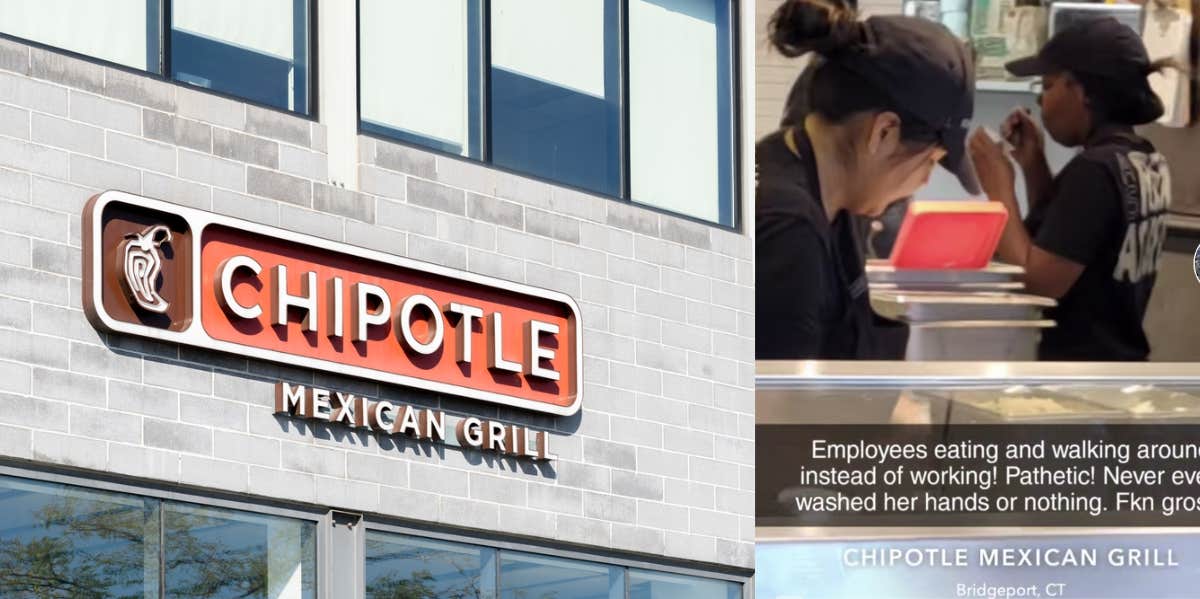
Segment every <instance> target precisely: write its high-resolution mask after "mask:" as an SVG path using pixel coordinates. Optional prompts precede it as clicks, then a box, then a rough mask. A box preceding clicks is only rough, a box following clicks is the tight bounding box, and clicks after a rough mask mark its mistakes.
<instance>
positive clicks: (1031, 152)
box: [1000, 108, 1046, 173]
mask: <svg viewBox="0 0 1200 599" xmlns="http://www.w3.org/2000/svg"><path fill="white" fill-rule="evenodd" d="M1000 136H1001V137H1003V138H1004V139H1005V140H1006V141H1008V143H1010V144H1012V147H1013V150H1012V157H1013V159H1015V160H1016V161H1017V164H1019V165H1021V170H1023V171H1025V172H1026V173H1028V172H1030V171H1032V170H1033V169H1036V168H1038V167H1040V166H1042V165H1043V164H1045V163H1046V136H1045V134H1043V133H1042V128H1041V127H1039V126H1038V124H1037V123H1036V122H1035V121H1034V119H1033V116H1032V115H1030V114H1029V111H1028V110H1026V109H1024V108H1018V109H1016V110H1014V111H1012V114H1010V115H1008V118H1006V119H1004V123H1002V124H1001V125H1000Z"/></svg>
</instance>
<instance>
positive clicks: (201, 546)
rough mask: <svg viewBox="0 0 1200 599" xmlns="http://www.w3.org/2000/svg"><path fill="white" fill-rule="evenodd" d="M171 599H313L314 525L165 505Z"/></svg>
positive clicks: (168, 585) (166, 559)
mask: <svg viewBox="0 0 1200 599" xmlns="http://www.w3.org/2000/svg"><path fill="white" fill-rule="evenodd" d="M163 522H164V539H165V541H164V545H165V554H164V562H165V564H166V569H165V572H166V582H165V588H166V591H167V596H169V597H228V598H233V597H239V598H243V597H244V598H262V599H301V598H313V597H316V561H317V555H316V544H315V535H316V524H314V523H313V522H305V521H302V520H293V519H290V518H279V517H275V516H263V515H259V514H253V513H249V512H239V511H234V510H222V509H215V508H207V507H201V506H194V505H188V504H181V503H164V504H163Z"/></svg>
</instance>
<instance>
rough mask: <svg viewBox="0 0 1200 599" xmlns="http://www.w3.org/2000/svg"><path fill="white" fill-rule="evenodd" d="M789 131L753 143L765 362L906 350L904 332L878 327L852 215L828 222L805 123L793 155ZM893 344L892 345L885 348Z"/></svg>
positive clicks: (758, 322) (759, 338)
mask: <svg viewBox="0 0 1200 599" xmlns="http://www.w3.org/2000/svg"><path fill="white" fill-rule="evenodd" d="M785 131H786V130H781V131H778V132H776V133H773V134H771V135H768V136H767V137H764V138H763V139H762V140H761V141H759V142H758V144H757V145H756V146H755V163H756V168H757V177H758V185H757V191H756V193H755V202H756V205H755V258H754V261H755V316H754V318H755V336H756V340H755V346H756V353H757V358H758V359H760V360H782V359H789V360H794V359H830V360H837V359H854V358H860V359H888V358H898V357H901V356H902V354H903V346H904V340H905V339H904V337H905V334H906V330H905V329H903V328H896V329H894V330H895V331H896V332H897V333H898V335H896V336H887V337H891V338H890V339H888V341H890V342H891V343H884V341H883V340H882V339H883V338H882V337H881V336H880V334H879V332H880V331H879V330H878V329H877V325H878V324H882V323H881V322H879V321H878V320H877V317H875V315H874V313H873V312H872V311H871V306H870V301H869V298H868V295H867V278H866V273H865V272H864V268H863V266H864V262H863V257H862V254H861V252H860V251H859V247H861V246H860V244H859V243H858V239H857V234H856V232H855V228H854V226H853V223H852V220H851V218H850V215H849V214H847V213H845V212H842V213H839V214H838V215H837V216H836V218H834V219H833V222H830V220H829V218H828V216H827V215H826V212H825V207H824V206H823V205H822V203H821V190H820V184H819V181H818V179H817V164H816V159H815V157H814V156H813V151H812V145H811V143H810V141H809V139H808V136H807V135H806V134H805V133H804V132H803V130H802V129H800V128H796V129H794V131H795V135H794V142H795V145H796V150H797V152H796V153H793V152H792V151H791V149H789V148H788V146H787V142H786V141H785ZM884 345H888V348H884V347H883V346H884Z"/></svg>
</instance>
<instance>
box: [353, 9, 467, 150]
mask: <svg viewBox="0 0 1200 599" xmlns="http://www.w3.org/2000/svg"><path fill="white" fill-rule="evenodd" d="M481 10H482V9H481V2H480V0H439V1H438V2H429V1H428V0H361V1H360V2H359V3H358V11H359V13H358V14H359V20H358V23H359V35H358V44H359V55H358V56H359V65H358V68H359V86H360V87H359V93H360V98H359V106H360V108H359V110H360V117H361V119H362V122H361V125H362V128H363V129H364V130H366V131H370V132H372V133H378V134H380V135H385V136H388V137H393V138H396V139H399V140H403V141H406V142H410V143H416V144H421V145H423V146H428V147H430V148H434V149H437V150H440V151H442V152H448V153H451V154H459V155H462V156H469V157H471V158H480V157H482V153H481V152H482V149H481V144H482V129H481V127H482V125H481V122H482V116H483V114H482V113H483V104H482V101H481V100H480V82H481V80H482V76H481V74H480V68H481V67H480V65H481V62H482V52H481V49H480V40H481V36H480V28H481V27H482V13H481ZM430 56H436V57H438V59H437V60H429V57H430ZM415 89H416V90H420V93H413V90H415Z"/></svg>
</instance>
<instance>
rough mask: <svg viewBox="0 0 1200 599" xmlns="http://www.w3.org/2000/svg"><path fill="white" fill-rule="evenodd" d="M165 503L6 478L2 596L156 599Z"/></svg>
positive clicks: (1, 518)
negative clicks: (161, 505) (161, 514)
mask: <svg viewBox="0 0 1200 599" xmlns="http://www.w3.org/2000/svg"><path fill="white" fill-rule="evenodd" d="M158 522H159V516H158V502H157V501H154V500H148V499H142V498H137V497H129V496H124V495H117V494H115V493H103V492H98V491H90V490H84V489H79V488H75V487H68V486H66V485H58V484H49V483H42V482H34V481H24V480H20V479H13V478H5V477H0V597H156V596H157V595H158V553H159V552H158V539H159V534H158Z"/></svg>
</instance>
